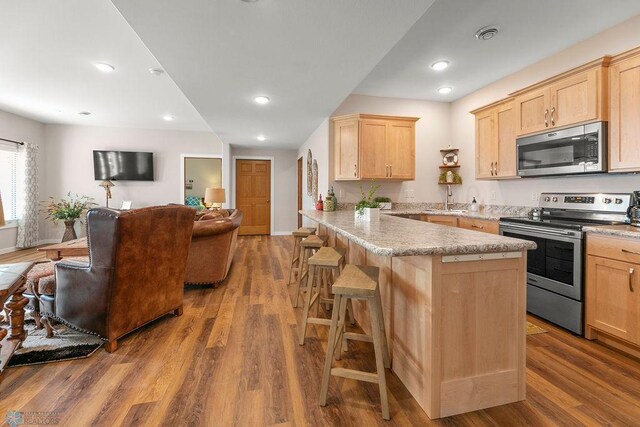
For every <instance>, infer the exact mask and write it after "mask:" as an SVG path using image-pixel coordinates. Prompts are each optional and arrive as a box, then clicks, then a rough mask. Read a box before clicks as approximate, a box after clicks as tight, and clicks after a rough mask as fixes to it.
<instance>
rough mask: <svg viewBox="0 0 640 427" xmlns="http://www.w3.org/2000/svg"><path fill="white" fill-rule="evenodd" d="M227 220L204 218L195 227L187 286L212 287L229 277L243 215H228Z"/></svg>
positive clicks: (185, 279) (188, 260) (233, 212)
mask: <svg viewBox="0 0 640 427" xmlns="http://www.w3.org/2000/svg"><path fill="white" fill-rule="evenodd" d="M228 212H229V213H230V214H229V216H228V217H225V218H208V217H210V216H211V215H210V214H205V215H204V216H202V217H201V218H200V219H199V220H197V221H196V222H195V223H194V225H193V237H192V238H191V247H190V249H189V257H188V258H187V270H186V273H185V278H184V282H185V283H186V284H197V285H203V284H213V285H214V286H215V285H216V284H217V283H218V282H221V281H222V280H224V279H225V278H226V277H227V273H228V272H229V268H230V267H231V262H232V261H233V255H234V253H235V251H236V241H237V238H238V227H240V224H241V223H242V211H241V210H239V209H236V210H233V211H228Z"/></svg>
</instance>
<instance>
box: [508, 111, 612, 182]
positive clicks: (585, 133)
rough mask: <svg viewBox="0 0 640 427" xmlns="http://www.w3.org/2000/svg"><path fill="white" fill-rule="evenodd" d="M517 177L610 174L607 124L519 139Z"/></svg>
mask: <svg viewBox="0 0 640 427" xmlns="http://www.w3.org/2000/svg"><path fill="white" fill-rule="evenodd" d="M516 153H517V162H518V176H523V177H527V176H545V175H575V174H585V173H599V172H606V171H607V122H596V123H589V124H587V125H580V126H575V127H572V128H568V129H562V130H557V131H553V132H547V133H543V134H539V135H532V136H525V137H522V138H518V139H517V140H516Z"/></svg>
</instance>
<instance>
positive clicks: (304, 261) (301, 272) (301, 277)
mask: <svg viewBox="0 0 640 427" xmlns="http://www.w3.org/2000/svg"><path fill="white" fill-rule="evenodd" d="M307 258H308V257H307V250H306V249H302V250H301V252H300V267H299V269H298V286H297V289H296V298H295V300H294V302H293V307H294V308H296V307H298V297H300V288H301V287H302V281H303V280H304V278H305V273H306V274H308V271H307V272H305V270H304V266H305V265H307V264H308V263H307ZM307 267H308V266H307ZM307 270H308V268H307Z"/></svg>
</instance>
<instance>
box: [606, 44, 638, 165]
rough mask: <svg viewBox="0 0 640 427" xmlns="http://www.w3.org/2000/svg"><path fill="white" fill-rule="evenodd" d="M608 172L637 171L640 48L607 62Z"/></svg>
mask: <svg viewBox="0 0 640 427" xmlns="http://www.w3.org/2000/svg"><path fill="white" fill-rule="evenodd" d="M609 77H610V91H609V92H610V109H609V171H610V172H636V171H640V48H637V49H634V50H632V51H629V52H626V53H624V54H622V55H619V56H617V57H615V58H613V60H612V61H611V67H610V68H609Z"/></svg>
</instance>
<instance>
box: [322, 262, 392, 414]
mask: <svg viewBox="0 0 640 427" xmlns="http://www.w3.org/2000/svg"><path fill="white" fill-rule="evenodd" d="M378 274H379V269H378V268H377V267H367V266H356V265H347V266H345V267H344V269H343V270H342V273H341V274H340V277H338V279H337V280H336V281H335V283H334V284H333V294H334V303H333V307H334V310H333V314H332V316H331V327H330V329H329V342H328V346H327V356H326V359H325V364H324V371H323V373H322V388H321V390H320V406H326V404H327V393H328V391H329V376H330V375H335V376H337V377H343V378H351V379H354V380H359V381H367V382H371V383H376V384H378V386H379V387H380V405H381V406H382V418H384V419H385V420H388V419H389V418H390V416H389V400H388V398H387V380H386V378H385V371H384V369H385V368H389V367H390V366H391V364H390V362H389V350H388V348H387V338H386V333H385V329H384V319H383V317H382V301H381V299H380V288H379V287H378ZM353 299H358V300H365V301H367V303H368V305H369V314H370V316H371V334H372V336H369V335H365V334H357V333H351V332H345V331H344V322H345V316H346V308H347V301H349V300H353ZM345 338H346V339H347V340H357V341H366V342H373V350H374V352H375V358H376V372H364V371H357V370H354V369H346V368H331V363H332V359H333V356H334V353H335V351H336V350H337V351H338V354H337V355H336V360H339V359H340V352H341V351H342V340H343V339H345Z"/></svg>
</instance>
